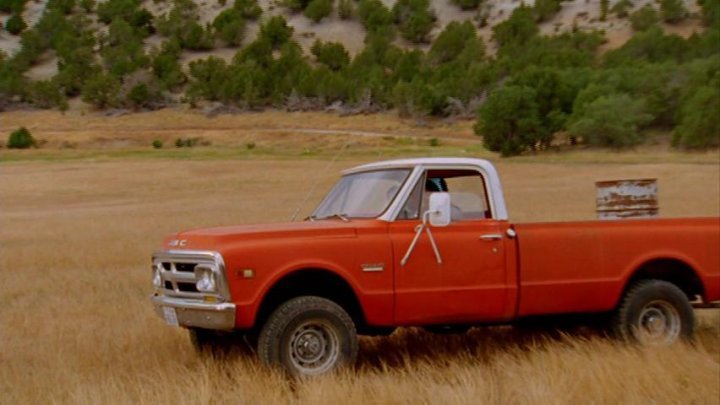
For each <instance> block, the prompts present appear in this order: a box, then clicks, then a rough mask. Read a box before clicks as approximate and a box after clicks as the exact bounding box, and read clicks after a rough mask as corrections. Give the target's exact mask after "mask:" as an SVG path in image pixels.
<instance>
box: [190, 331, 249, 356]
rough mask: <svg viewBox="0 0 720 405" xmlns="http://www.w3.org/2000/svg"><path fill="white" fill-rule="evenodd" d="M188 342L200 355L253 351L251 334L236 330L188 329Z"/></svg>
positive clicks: (247, 352)
mask: <svg viewBox="0 0 720 405" xmlns="http://www.w3.org/2000/svg"><path fill="white" fill-rule="evenodd" d="M188 334H189V335H190V342H191V343H192V345H193V348H194V349H195V351H196V352H197V353H198V354H200V355H212V356H226V355H230V354H232V353H239V354H251V353H253V352H254V351H255V345H254V344H253V336H252V335H246V334H242V333H238V332H224V331H215V330H209V329H200V328H192V329H188Z"/></svg>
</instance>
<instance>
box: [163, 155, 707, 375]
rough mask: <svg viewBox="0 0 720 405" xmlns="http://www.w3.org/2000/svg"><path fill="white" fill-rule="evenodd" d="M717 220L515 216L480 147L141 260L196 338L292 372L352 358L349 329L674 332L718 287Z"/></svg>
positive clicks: (376, 171) (649, 335)
mask: <svg viewBox="0 0 720 405" xmlns="http://www.w3.org/2000/svg"><path fill="white" fill-rule="evenodd" d="M719 247H720V222H719V219H718V218H691V219H690V218H687V219H636V220H619V221H587V222H562V223H532V224H513V223H511V222H510V221H509V220H508V213H507V210H506V207H505V200H504V197H503V191H502V187H501V184H500V179H499V177H498V174H497V172H496V170H495V168H494V167H493V165H492V164H491V163H489V162H488V161H485V160H480V159H466V158H423V159H407V160H393V161H385V162H378V163H372V164H367V165H363V166H359V167H355V168H352V169H349V170H346V171H345V172H344V173H343V176H342V178H341V179H340V181H339V182H338V183H337V184H336V185H335V186H334V187H333V188H332V190H331V191H330V192H329V193H328V194H327V196H326V197H325V198H324V200H323V201H322V202H321V203H320V205H319V206H318V207H317V208H316V209H315V211H314V213H313V214H312V215H311V216H309V217H308V218H307V219H306V220H305V221H303V222H292V223H287V224H272V225H253V226H232V227H220V228H209V229H197V230H191V231H187V232H181V233H178V234H175V235H172V236H170V237H168V238H167V239H166V240H165V241H164V244H163V249H162V250H160V251H157V252H155V253H154V255H153V258H152V263H153V264H152V279H153V287H154V294H153V296H152V301H153V304H154V306H155V308H156V310H157V312H158V313H159V314H160V315H161V316H162V317H163V318H164V319H165V321H166V322H167V323H168V324H170V325H175V326H181V327H184V328H187V329H188V330H189V332H190V336H191V338H192V340H193V342H194V343H195V344H196V345H197V346H199V347H203V346H207V345H210V346H211V345H213V343H214V342H215V341H216V339H218V338H219V337H220V336H221V335H222V334H223V333H225V334H227V333H232V335H233V336H238V337H239V338H243V339H244V340H245V341H246V342H248V343H249V344H250V343H251V344H252V346H253V350H254V351H256V352H257V354H258V355H259V357H260V359H261V360H262V361H263V362H264V363H267V364H271V365H279V366H280V367H282V368H284V369H285V370H286V371H287V372H289V373H290V374H293V375H316V374H322V373H325V372H328V371H331V370H333V369H336V368H337V367H340V366H342V365H347V364H352V363H353V362H354V360H355V357H356V354H357V350H358V343H357V342H358V340H357V335H358V334H379V333H383V332H386V333H389V332H390V331H392V330H393V328H394V327H397V326H423V327H428V328H442V327H458V328H460V327H469V326H477V325H483V324H499V323H514V322H518V321H522V320H524V319H527V318H532V317H536V316H545V315H562V314H575V315H582V317H587V318H590V317H591V316H594V315H604V316H607V318H608V319H610V322H609V328H610V331H611V332H613V333H614V334H615V335H617V336H619V337H621V338H623V339H625V340H628V341H635V342H639V343H643V344H671V343H673V342H674V341H676V340H678V339H681V338H690V337H691V336H692V334H693V326H694V312H693V304H692V303H694V304H695V305H703V306H713V305H716V303H715V302H716V301H718V300H720V256H719V254H718V251H719Z"/></svg>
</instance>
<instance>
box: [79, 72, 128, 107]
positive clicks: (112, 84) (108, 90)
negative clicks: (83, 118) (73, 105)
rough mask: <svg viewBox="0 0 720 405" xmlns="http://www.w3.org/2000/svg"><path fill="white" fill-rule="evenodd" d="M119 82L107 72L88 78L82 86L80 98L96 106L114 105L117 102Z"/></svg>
mask: <svg viewBox="0 0 720 405" xmlns="http://www.w3.org/2000/svg"><path fill="white" fill-rule="evenodd" d="M119 93H120V82H119V81H118V79H117V78H116V77H115V76H113V75H111V74H108V73H100V74H97V75H95V76H93V77H91V78H89V79H88V80H87V81H86V82H85V85H84V86H83V88H82V100H83V101H84V102H86V103H88V104H92V105H93V106H95V107H97V108H106V107H114V106H115V105H117V103H118V95H119Z"/></svg>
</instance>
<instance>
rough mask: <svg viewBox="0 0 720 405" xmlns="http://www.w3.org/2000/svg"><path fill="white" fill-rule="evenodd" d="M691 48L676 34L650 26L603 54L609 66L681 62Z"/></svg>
mask: <svg viewBox="0 0 720 405" xmlns="http://www.w3.org/2000/svg"><path fill="white" fill-rule="evenodd" d="M691 51H692V50H691V49H690V48H689V47H688V46H687V42H686V41H685V40H684V39H682V38H681V37H680V36H678V35H674V34H671V35H665V33H664V32H663V30H662V29H661V28H660V27H657V26H656V27H652V28H650V29H648V30H647V31H644V32H639V33H637V34H635V35H634V36H633V37H632V38H630V40H629V41H627V42H626V43H625V44H624V45H623V46H622V47H620V48H618V49H615V50H613V51H610V52H608V53H607V54H605V64H606V65H609V66H619V65H629V64H639V63H642V62H664V61H676V62H682V61H683V60H685V58H686V57H687V55H688V53H689V52H691Z"/></svg>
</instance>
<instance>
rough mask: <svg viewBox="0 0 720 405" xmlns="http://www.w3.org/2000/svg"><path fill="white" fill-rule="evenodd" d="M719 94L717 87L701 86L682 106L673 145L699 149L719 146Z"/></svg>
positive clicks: (674, 132)
mask: <svg viewBox="0 0 720 405" xmlns="http://www.w3.org/2000/svg"><path fill="white" fill-rule="evenodd" d="M718 111H720V92H718V86H717V85H714V86H712V85H710V86H702V87H700V88H699V89H697V90H696V91H695V93H694V94H693V95H692V96H691V97H690V98H689V99H688V100H687V101H686V102H685V104H683V106H682V108H681V110H680V114H679V116H680V120H679V121H680V122H679V125H678V126H677V127H676V128H675V130H674V131H673V145H675V146H680V147H685V148H692V149H701V148H709V147H717V146H720V114H718Z"/></svg>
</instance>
